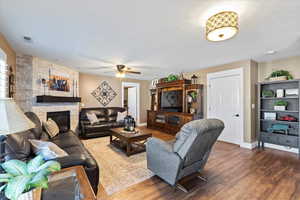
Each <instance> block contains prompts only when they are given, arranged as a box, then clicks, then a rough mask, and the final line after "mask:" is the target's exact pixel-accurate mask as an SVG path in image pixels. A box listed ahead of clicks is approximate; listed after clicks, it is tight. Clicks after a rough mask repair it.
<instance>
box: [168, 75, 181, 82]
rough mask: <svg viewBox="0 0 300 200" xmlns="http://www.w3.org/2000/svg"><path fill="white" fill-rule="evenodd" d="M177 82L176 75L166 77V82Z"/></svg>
mask: <svg viewBox="0 0 300 200" xmlns="http://www.w3.org/2000/svg"><path fill="white" fill-rule="evenodd" d="M177 80H179V77H178V75H175V74H170V75H169V76H168V77H167V81H168V82H171V81H177Z"/></svg>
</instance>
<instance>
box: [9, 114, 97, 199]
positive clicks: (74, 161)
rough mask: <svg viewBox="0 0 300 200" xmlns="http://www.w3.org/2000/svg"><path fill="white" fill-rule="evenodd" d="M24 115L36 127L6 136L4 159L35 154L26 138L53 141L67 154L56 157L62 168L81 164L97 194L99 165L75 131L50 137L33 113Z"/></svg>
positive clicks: (21, 158) (29, 157)
mask: <svg viewBox="0 0 300 200" xmlns="http://www.w3.org/2000/svg"><path fill="white" fill-rule="evenodd" d="M25 115H26V116H27V117H28V118H29V119H30V120H31V121H32V122H34V124H35V125H36V127H35V128H33V129H31V130H28V131H25V132H24V133H18V134H12V135H9V136H8V137H7V140H6V143H7V145H5V147H6V149H5V151H6V156H5V160H11V159H18V160H23V161H28V160H30V159H31V158H33V157H34V156H35V155H34V153H33V150H32V148H31V145H30V142H29V141H28V139H37V140H47V141H50V142H53V143H55V144H56V145H58V146H59V147H60V148H62V149H63V150H64V151H65V152H67V153H68V154H69V155H68V156H66V157H61V158H57V159H56V160H57V161H58V162H59V163H60V164H61V165H62V168H67V167H71V166H76V165H82V166H83V167H84V169H85V172H86V174H87V176H88V178H89V181H90V183H91V186H92V187H93V190H94V192H95V194H97V188H98V183H99V167H98V165H97V162H96V161H95V159H94V158H93V156H92V155H91V154H90V153H89V151H88V150H87V149H86V148H85V147H84V145H83V143H82V142H81V141H80V140H79V138H78V137H77V136H76V135H75V133H74V132H73V131H71V130H69V131H66V132H64V133H59V134H58V135H57V136H55V137H54V138H51V139H50V138H49V136H48V134H47V133H46V132H45V131H43V128H42V125H41V122H40V120H39V118H38V117H37V116H36V115H35V114H34V113H32V112H27V113H25Z"/></svg>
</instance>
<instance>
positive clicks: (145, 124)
mask: <svg viewBox="0 0 300 200" xmlns="http://www.w3.org/2000/svg"><path fill="white" fill-rule="evenodd" d="M138 126H147V123H139V124H138Z"/></svg>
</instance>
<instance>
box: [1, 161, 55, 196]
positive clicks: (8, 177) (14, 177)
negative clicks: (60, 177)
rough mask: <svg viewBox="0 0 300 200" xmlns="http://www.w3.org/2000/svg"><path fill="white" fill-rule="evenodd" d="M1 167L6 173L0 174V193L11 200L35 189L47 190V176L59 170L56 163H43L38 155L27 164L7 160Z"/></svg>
mask: <svg viewBox="0 0 300 200" xmlns="http://www.w3.org/2000/svg"><path fill="white" fill-rule="evenodd" d="M1 167H2V168H3V169H4V171H5V172H6V173H3V174H0V182H1V183H2V184H3V185H2V186H1V187H0V191H1V192H4V194H5V196H6V197H7V198H8V199H11V200H18V198H19V197H20V195H21V194H22V193H26V192H30V191H32V190H34V189H36V188H48V178H47V176H48V175H49V174H51V173H52V172H56V171H59V170H60V169H61V166H60V164H59V163H58V162H56V161H47V162H45V161H44V159H43V157H42V156H40V155H38V156H36V157H35V158H34V159H32V160H30V161H29V162H28V163H25V162H23V161H20V160H9V161H6V162H4V163H3V164H1Z"/></svg>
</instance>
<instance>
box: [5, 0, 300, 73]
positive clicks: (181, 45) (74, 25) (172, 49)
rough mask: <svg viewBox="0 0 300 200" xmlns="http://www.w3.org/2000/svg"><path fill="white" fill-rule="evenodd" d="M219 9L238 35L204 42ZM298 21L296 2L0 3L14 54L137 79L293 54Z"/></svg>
mask: <svg viewBox="0 0 300 200" xmlns="http://www.w3.org/2000/svg"><path fill="white" fill-rule="evenodd" d="M223 10H232V11H236V12H237V13H238V14H239V16H240V32H239V34H238V35H237V36H236V37H234V38H233V39H231V40H228V41H225V42H219V43H212V42H208V41H206V40H205V37H204V24H205V21H206V19H207V18H208V17H209V16H211V15H213V14H215V13H216V12H219V11H223ZM299 19H300V1H299V0H264V1H263V0H230V1H225V0H206V1H204V0H184V1H183V0H152V1H149V0H127V1H124V0H109V1H104V0H84V1H82V0H81V1H79V0H75V1H74V0H47V1H45V0H43V1H41V0H26V1H20V0H0V30H1V32H2V33H3V34H4V35H5V37H6V38H7V39H8V41H9V42H10V43H11V45H12V46H13V47H14V48H15V49H16V50H17V51H18V52H20V53H26V54H31V55H34V56H39V57H42V58H45V59H48V60H50V61H53V62H56V63H58V64H63V65H66V66H70V67H74V68H76V69H78V70H79V71H82V72H88V73H94V74H96V73H99V74H104V75H113V74H114V73H113V72H107V71H109V70H108V69H107V68H105V69H102V70H96V69H95V70H91V69H90V68H93V67H95V68H97V66H112V65H113V64H127V65H129V66H138V67H140V68H137V69H138V70H141V71H142V73H143V75H142V76H139V75H132V76H131V77H133V78H139V79H152V78H157V77H161V76H164V75H167V74H169V73H171V72H175V73H179V72H188V71H194V70H198V69H201V68H206V67H210V66H215V65H218V64H224V63H229V62H233V61H238V60H244V59H254V60H257V61H268V60H273V59H278V58H282V57H287V56H293V55H299V54H300V25H299ZM23 36H30V37H32V39H33V41H32V42H31V43H28V42H25V41H24V40H23ZM268 50H276V51H277V52H278V53H277V54H275V55H271V56H270V55H265V52H266V51H268Z"/></svg>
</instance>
